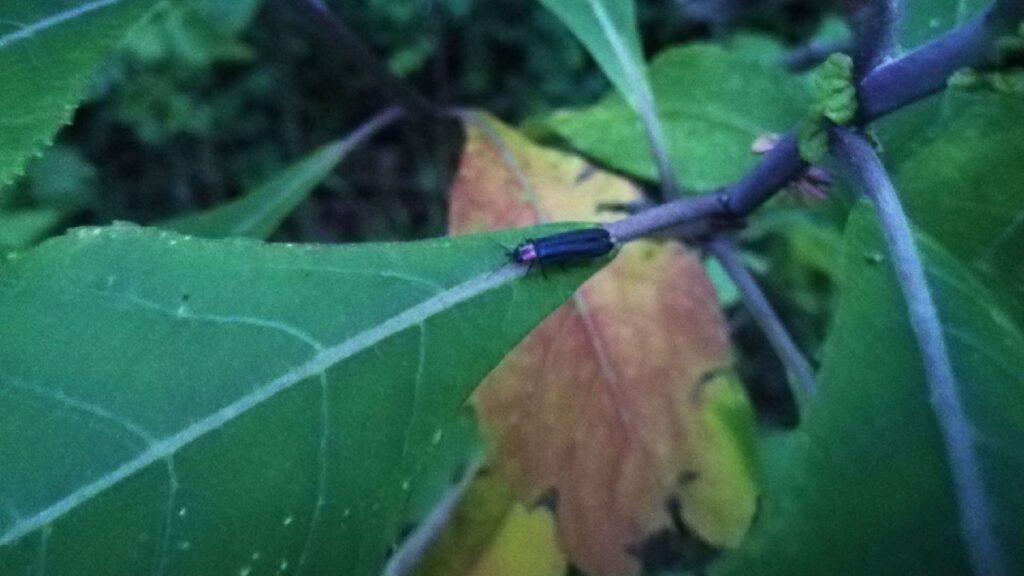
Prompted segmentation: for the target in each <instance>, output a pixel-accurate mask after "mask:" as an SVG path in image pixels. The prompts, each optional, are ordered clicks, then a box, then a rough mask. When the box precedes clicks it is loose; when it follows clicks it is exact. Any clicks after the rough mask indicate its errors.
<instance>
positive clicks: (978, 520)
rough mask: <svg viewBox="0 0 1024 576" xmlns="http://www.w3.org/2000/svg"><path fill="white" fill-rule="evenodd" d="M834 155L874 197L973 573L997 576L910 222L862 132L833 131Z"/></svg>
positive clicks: (988, 522)
mask: <svg viewBox="0 0 1024 576" xmlns="http://www.w3.org/2000/svg"><path fill="white" fill-rule="evenodd" d="M833 136H834V139H833V149H834V152H835V156H836V158H837V159H838V160H839V161H840V162H842V164H843V165H844V167H845V168H846V169H847V170H849V172H850V174H851V175H852V176H853V177H854V178H855V180H856V181H857V182H858V183H859V185H860V187H861V188H862V189H863V192H864V194H865V195H867V196H868V198H869V199H870V200H871V203H872V204H873V205H874V207H875V211H876V212H877V214H878V218H879V221H880V222H881V226H882V232H883V235H884V236H885V240H886V242H887V243H888V245H889V252H890V255H891V257H892V263H893V268H894V269H895V272H896V279H897V280H898V282H899V285H900V289H901V290H902V292H903V298H904V300H905V301H906V303H907V312H908V316H909V320H910V326H911V328H912V330H913V332H914V336H915V337H916V339H917V344H918V348H919V351H920V353H921V362H922V365H923V368H924V374H925V382H926V383H927V385H928V390H929V392H930V401H931V405H932V410H933V411H934V413H935V416H936V418H937V420H938V424H939V429H940V431H941V433H942V439H943V443H944V444H945V451H946V456H947V458H948V460H949V467H950V474H951V476H952V479H953V488H954V491H955V493H956V501H957V507H958V510H959V516H960V524H961V525H960V529H961V536H962V537H963V539H964V543H965V544H966V546H967V553H968V557H969V560H970V564H971V567H972V569H973V571H974V573H975V574H978V575H986V576H999V575H1003V574H1006V566H1005V564H1004V561H1003V554H1002V551H1001V550H1000V544H999V541H998V540H997V539H996V536H995V534H994V532H993V517H992V505H991V502H990V501H989V498H988V495H987V494H986V491H985V484H984V478H983V477H982V474H981V468H980V465H979V463H978V458H977V454H976V453H975V450H974V434H973V428H972V425H971V422H970V420H969V417H968V415H967V412H966V410H965V408H964V406H963V403H962V401H961V399H960V396H959V390H958V389H957V381H956V375H955V374H954V372H953V365H952V363H951V362H950V359H949V351H948V350H947V348H946V341H945V339H944V337H943V333H942V323H941V321H940V319H939V314H938V309H937V308H936V306H935V301H934V300H933V298H932V293H931V290H930V289H929V287H928V282H927V279H926V277H925V271H924V265H923V264H922V262H921V258H920V256H919V254H918V252H917V249H916V247H915V246H914V238H913V233H912V231H911V228H910V221H909V220H908V219H907V216H906V214H905V213H904V211H903V207H902V206H901V205H900V201H899V198H898V196H897V195H896V190H895V189H894V188H893V185H892V182H891V181H890V180H889V175H888V174H887V173H886V171H885V167H884V166H883V165H882V161H881V159H880V158H879V157H878V154H876V153H875V150H874V149H873V148H872V147H871V144H870V143H868V141H867V139H866V138H864V137H863V136H862V135H860V134H858V133H855V132H852V131H848V130H843V129H837V130H835V131H834V134H833Z"/></svg>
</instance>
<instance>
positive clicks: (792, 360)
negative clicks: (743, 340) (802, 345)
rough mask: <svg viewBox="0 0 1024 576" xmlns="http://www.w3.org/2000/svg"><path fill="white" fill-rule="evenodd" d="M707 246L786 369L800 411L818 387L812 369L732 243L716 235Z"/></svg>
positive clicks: (801, 411) (801, 412) (800, 411)
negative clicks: (737, 290) (734, 285)
mask: <svg viewBox="0 0 1024 576" xmlns="http://www.w3.org/2000/svg"><path fill="white" fill-rule="evenodd" d="M707 249H708V252H710V253H711V255H712V256H714V257H715V259H716V260H718V261H719V263H721V264H722V268H723V269H724V270H725V272H726V274H728V275H729V278H731V279H732V281H733V283H734V284H736V288H738V289H739V291H740V295H741V296H742V298H743V303H744V304H745V305H746V307H747V310H748V311H749V312H750V315H751V317H753V319H754V322H755V323H757V326H758V327H759V328H760V329H761V331H762V332H764V335H765V337H766V338H767V339H768V343H769V344H770V345H771V347H772V349H773V350H774V351H775V354H776V356H778V357H779V360H781V361H782V364H783V366H785V367H786V370H787V372H789V382H790V386H789V388H790V391H791V392H792V394H793V398H794V399H795V400H796V405H797V410H798V412H799V413H800V414H803V413H804V408H805V407H806V406H807V404H808V402H809V401H810V399H811V398H812V397H813V396H814V393H815V391H816V390H817V387H818V386H817V382H816V380H815V379H814V368H812V367H811V364H810V362H808V361H807V358H806V357H805V356H804V355H803V353H802V352H800V349H799V348H798V347H797V345H796V342H794V341H793V337H792V336H791V335H790V334H789V331H788V330H786V326H785V325H784V324H783V323H782V320H781V319H780V318H779V316H778V314H776V313H775V310H773V309H772V305H771V303H770V302H768V298H767V297H766V296H765V294H764V291H762V290H761V287H760V286H758V284H757V280H756V279H755V278H754V275H753V274H751V273H750V271H749V270H747V267H746V266H744V265H743V262H742V261H741V259H740V256H739V253H738V251H737V249H736V246H735V244H733V242H732V241H731V240H729V239H728V238H725V237H722V236H719V237H717V238H714V239H712V240H711V241H710V242H708V243H707Z"/></svg>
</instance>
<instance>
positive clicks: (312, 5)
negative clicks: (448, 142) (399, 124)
mask: <svg viewBox="0 0 1024 576" xmlns="http://www.w3.org/2000/svg"><path fill="white" fill-rule="evenodd" d="M287 2H288V4H289V5H290V6H291V7H292V8H293V11H294V12H295V13H296V14H297V15H298V16H299V17H300V18H301V19H302V21H303V22H304V23H305V24H306V25H307V26H309V27H310V28H311V29H312V30H314V31H315V32H316V33H317V35H318V36H319V37H320V38H321V39H322V40H323V41H324V42H327V43H329V44H331V50H332V53H335V54H340V55H343V56H345V57H347V58H348V59H349V60H351V61H352V63H354V64H355V65H356V66H358V67H359V68H360V69H362V71H363V73H364V74H366V75H367V76H368V77H370V78H372V79H373V80H374V82H375V83H376V84H377V85H378V86H380V87H381V89H382V90H383V91H384V92H386V93H387V95H388V96H389V97H391V98H392V99H393V100H394V101H395V102H396V103H398V104H399V105H401V106H402V107H403V108H405V109H406V111H407V112H409V113H410V114H411V115H414V116H427V117H430V116H433V115H434V112H435V109H434V106H433V105H432V104H431V102H430V101H429V100H428V99H427V98H426V97H425V96H423V95H422V94H420V93H419V92H418V91H416V89H414V88H413V87H412V86H411V85H410V84H409V83H407V82H406V81H405V80H403V79H402V78H400V77H398V76H397V75H396V74H395V73H394V72H393V71H392V70H391V68H390V67H388V65H387V64H386V63H385V62H384V61H382V60H381V59H380V58H378V57H377V55H376V54H374V52H373V50H371V49H370V47H369V46H367V45H366V43H365V42H364V41H363V39H362V38H360V37H359V35H358V34H356V33H355V31H353V30H352V29H351V28H349V26H348V24H347V23H346V22H345V21H344V20H343V19H342V18H341V17H340V16H338V15H337V13H332V12H331V11H330V10H329V9H328V8H327V6H326V5H325V4H324V3H323V2H322V1H321V0H287Z"/></svg>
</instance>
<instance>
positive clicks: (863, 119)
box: [858, 0, 1024, 125]
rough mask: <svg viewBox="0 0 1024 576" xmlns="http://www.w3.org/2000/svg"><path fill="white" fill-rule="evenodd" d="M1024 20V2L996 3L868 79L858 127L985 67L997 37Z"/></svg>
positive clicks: (862, 93)
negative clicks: (962, 74)
mask: <svg viewBox="0 0 1024 576" xmlns="http://www.w3.org/2000/svg"><path fill="white" fill-rule="evenodd" d="M1021 18H1024V2H1021V1H1020V0H999V1H997V2H994V3H993V4H991V5H990V6H989V7H988V8H986V9H985V10H982V11H981V12H980V13H979V14H978V15H977V16H975V17H974V18H972V19H971V20H968V21H967V22H965V23H964V24H963V25H961V26H958V27H956V28H954V29H953V30H950V31H949V32H947V33H945V34H943V35H942V36H939V37H938V38H935V39H934V40H932V41H931V42H928V43H927V44H925V45H924V46H921V47H920V48H918V49H917V50H914V51H913V52H911V53H909V54H907V55H905V56H902V57H900V58H898V59H896V60H892V61H890V62H888V63H886V64H883V65H882V66H879V67H878V68H875V69H874V70H872V71H871V73H870V74H868V75H867V76H866V77H865V78H864V81H863V82H862V83H861V85H860V89H859V90H858V96H859V97H860V110H859V113H860V124H861V125H863V124H866V123H868V122H870V121H872V120H874V119H876V118H878V117H880V116H884V115H886V114H888V113H890V112H892V111H894V110H897V109H899V108H902V107H903V106H906V105H907V104H909V103H911V102H915V101H917V100H920V99H921V98H924V97H925V96H929V95H931V94H934V93H935V92H939V91H940V90H942V89H943V88H945V86H946V81H947V80H948V79H949V77H950V75H952V74H953V73H954V72H956V71H957V70H960V69H962V68H972V67H980V66H984V65H985V64H986V63H987V62H988V60H989V58H990V57H991V54H992V48H993V45H994V44H995V41H996V40H997V39H998V38H999V36H1000V35H1002V34H1005V33H1009V32H1011V31H1012V29H1013V27H1014V26H1016V25H1017V23H1018V22H1019V21H1020V20H1021Z"/></svg>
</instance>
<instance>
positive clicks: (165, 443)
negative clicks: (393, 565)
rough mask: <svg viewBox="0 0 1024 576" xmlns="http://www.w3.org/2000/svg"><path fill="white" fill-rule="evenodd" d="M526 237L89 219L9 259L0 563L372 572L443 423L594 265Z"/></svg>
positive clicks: (2, 295) (100, 570) (4, 300)
mask: <svg viewBox="0 0 1024 576" xmlns="http://www.w3.org/2000/svg"><path fill="white" fill-rule="evenodd" d="M550 231H552V229H551V227H547V228H544V229H540V230H532V231H531V230H525V231H507V232H503V233H494V234H491V235H488V236H468V237H461V238H453V239H439V240H433V241H427V242H417V243H405V244H369V245H359V246H345V247H317V246H292V245H268V244H263V243H259V242H255V241H251V240H241V239H235V240H221V241H215V240H202V239H195V238H189V237H184V236H180V235H177V234H174V233H171V232H163V231H155V230H152V229H143V228H137V227H134V226H115V227H112V228H106V229H82V230H78V231H75V232H73V233H71V234H69V235H67V236H64V237H60V238H58V239H54V240H50V241H47V242H45V243H43V244H42V245H40V246H39V247H37V248H35V249H34V250H32V251H29V252H27V253H24V254H22V255H21V256H17V257H14V258H9V259H7V260H6V261H0V318H3V322H2V323H0V342H2V346H0V413H2V414H3V418H2V419H0V470H2V482H0V574H24V573H27V572H32V573H37V572H38V573H41V572H43V571H44V570H45V572H46V573H47V574H57V575H60V574H73V575H90V574H98V575H109V574H143V573H145V574H149V573H160V574H168V575H171V574H190V575H191V574H257V573H274V572H275V571H278V570H280V571H281V572H287V573H292V572H304V573H306V574H346V575H358V574H373V573H376V572H377V571H378V570H379V569H380V567H381V565H382V563H383V561H384V559H385V555H386V552H387V550H388V547H389V546H390V545H391V543H392V542H393V541H394V539H395V538H396V536H397V531H398V528H399V525H400V524H401V522H402V520H403V519H404V518H405V506H406V502H407V501H408V499H409V497H410V493H411V491H412V490H413V489H414V488H415V484H416V482H417V480H418V478H417V476H418V474H419V473H420V471H421V470H422V469H423V467H424V465H425V463H426V462H427V461H428V459H429V458H430V457H431V455H432V452H433V451H434V450H435V449H436V445H437V444H438V443H439V442H440V440H441V437H442V434H441V433H439V431H441V430H443V429H444V428H445V426H446V425H447V424H448V423H449V422H450V421H451V420H452V419H453V418H455V416H456V415H457V414H458V411H459V408H460V407H461V406H462V404H463V402H464V401H465V399H466V397H467V396H468V394H469V393H470V392H471V391H472V390H473V388H474V386H475V385H476V384H477V382H479V381H480V380H481V379H482V378H483V376H484V375H485V374H486V373H487V372H488V371H489V370H490V369H491V367H492V366H494V365H495V364H496V363H497V362H498V361H499V360H500V359H501V357H502V355H503V354H504V353H505V351H507V350H508V349H510V348H511V347H512V346H513V345H514V344H515V343H516V342H517V341H519V340H520V339H521V338H522V337H523V336H524V335H525V334H526V333H527V332H528V331H529V330H530V329H531V328H532V327H533V326H534V325H535V324H536V323H538V322H539V321H540V320H541V319H542V318H543V317H544V316H545V315H547V314H548V313H549V312H551V311H552V310H554V309H555V308H556V307H557V306H558V305H559V304H561V303H562V302H563V301H564V300H565V299H566V298H567V297H568V296H569V295H570V294H571V293H572V291H573V290H574V289H575V287H576V286H578V285H579V283H581V282H582V281H583V280H584V279H585V278H586V276H587V275H588V274H589V273H590V272H592V271H593V267H586V266H579V267H570V268H569V269H568V270H567V271H566V272H559V271H549V272H548V274H547V278H545V277H543V276H541V275H539V274H533V275H528V276H527V277H526V278H522V279H517V278H519V277H520V276H522V274H523V273H524V271H523V270H522V269H521V267H518V266H503V264H504V263H505V262H506V261H507V260H506V255H505V254H504V251H503V249H502V248H501V247H500V246H498V245H497V244H496V243H495V242H497V243H504V244H506V245H508V244H511V243H514V242H515V241H517V240H519V239H521V238H522V237H523V236H524V235H530V233H531V232H533V233H538V232H539V233H541V234H543V233H545V232H550Z"/></svg>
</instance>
